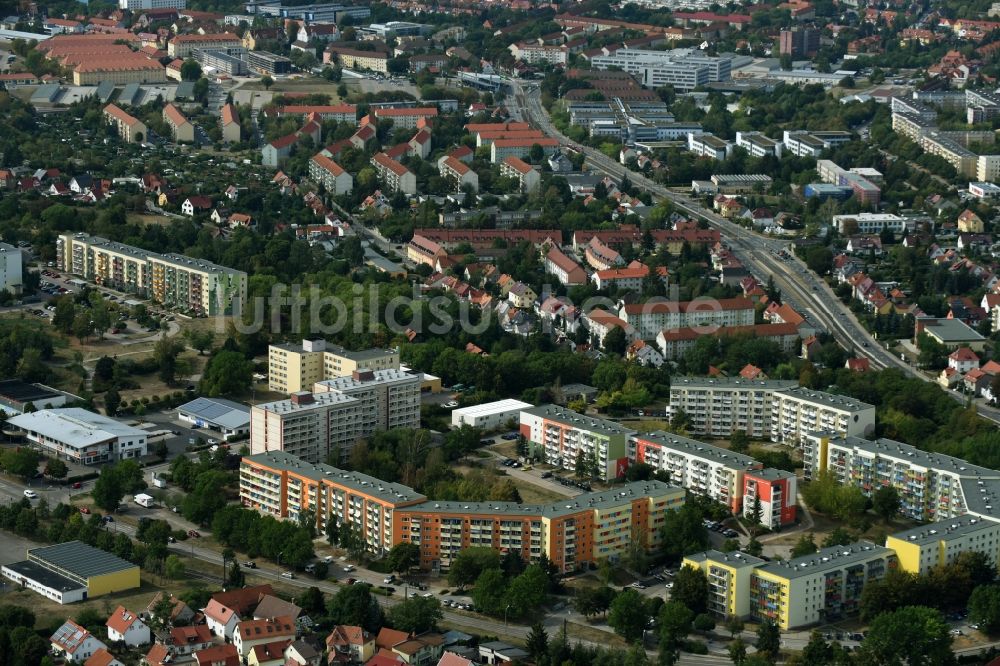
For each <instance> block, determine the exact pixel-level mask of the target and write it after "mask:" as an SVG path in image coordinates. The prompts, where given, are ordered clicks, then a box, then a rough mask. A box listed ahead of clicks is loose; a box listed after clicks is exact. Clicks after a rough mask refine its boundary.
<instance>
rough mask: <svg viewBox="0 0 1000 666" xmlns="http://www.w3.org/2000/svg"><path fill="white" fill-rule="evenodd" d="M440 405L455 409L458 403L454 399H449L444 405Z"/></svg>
mask: <svg viewBox="0 0 1000 666" xmlns="http://www.w3.org/2000/svg"><path fill="white" fill-rule="evenodd" d="M442 406H443V407H444V408H445V409H455V408H456V407H458V403H457V402H456V401H454V400H449V401H448V402H446V403H444V405H442Z"/></svg>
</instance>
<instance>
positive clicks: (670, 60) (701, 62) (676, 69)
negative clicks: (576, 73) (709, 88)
mask: <svg viewBox="0 0 1000 666" xmlns="http://www.w3.org/2000/svg"><path fill="white" fill-rule="evenodd" d="M732 63H733V59H732V57H730V56H725V55H723V56H718V57H713V56H707V55H704V54H703V53H702V52H701V51H700V50H698V49H673V50H670V51H647V50H643V49H629V48H618V49H615V51H614V52H613V53H611V54H609V55H606V56H603V55H602V56H594V57H592V58H591V59H590V64H591V66H593V67H594V68H595V69H609V68H612V67H617V68H619V69H621V70H623V71H626V72H628V73H629V74H632V75H633V76H635V78H636V79H637V80H638V81H639V83H641V84H642V85H643V86H646V87H650V88H659V87H661V86H665V85H671V86H673V87H674V89H676V90H678V91H679V92H690V91H691V90H694V89H695V88H697V87H698V86H703V85H705V84H708V83H713V82H719V81H728V80H729V79H730V78H731V75H732Z"/></svg>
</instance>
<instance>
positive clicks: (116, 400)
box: [104, 386, 122, 416]
mask: <svg viewBox="0 0 1000 666" xmlns="http://www.w3.org/2000/svg"><path fill="white" fill-rule="evenodd" d="M121 404H122V397H121V395H119V394H118V391H117V390H116V389H115V387H113V386H112V387H111V388H109V389H108V390H107V392H106V393H105V394H104V412H105V413H106V414H107V415H108V416H115V415H116V414H118V409H119V408H120V407H121Z"/></svg>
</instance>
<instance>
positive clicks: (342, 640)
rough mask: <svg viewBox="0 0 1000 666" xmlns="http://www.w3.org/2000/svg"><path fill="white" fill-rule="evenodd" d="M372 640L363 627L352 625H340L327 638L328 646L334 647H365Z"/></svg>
mask: <svg viewBox="0 0 1000 666" xmlns="http://www.w3.org/2000/svg"><path fill="white" fill-rule="evenodd" d="M369 640H371V636H370V635H366V632H365V630H364V629H362V628H361V627H357V626H354V625H352V624H338V625H336V626H335V627H334V628H333V630H332V631H331V632H330V634H329V635H328V636H327V637H326V646H327V647H331V646H334V645H364V644H365V643H366V642H368V641H369Z"/></svg>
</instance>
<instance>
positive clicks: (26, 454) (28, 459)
mask: <svg viewBox="0 0 1000 666" xmlns="http://www.w3.org/2000/svg"><path fill="white" fill-rule="evenodd" d="M41 459H42V456H41V455H40V454H39V453H38V452H37V451H35V450H34V449H29V448H27V447H23V446H22V447H18V448H16V449H8V450H7V451H4V452H3V457H2V458H0V461H2V462H3V468H4V469H5V470H6V471H7V473H8V474H13V475H14V476H19V477H21V478H22V479H24V480H25V481H27V480H28V479H30V478H31V477H33V476H35V474H38V463H39V462H41Z"/></svg>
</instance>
